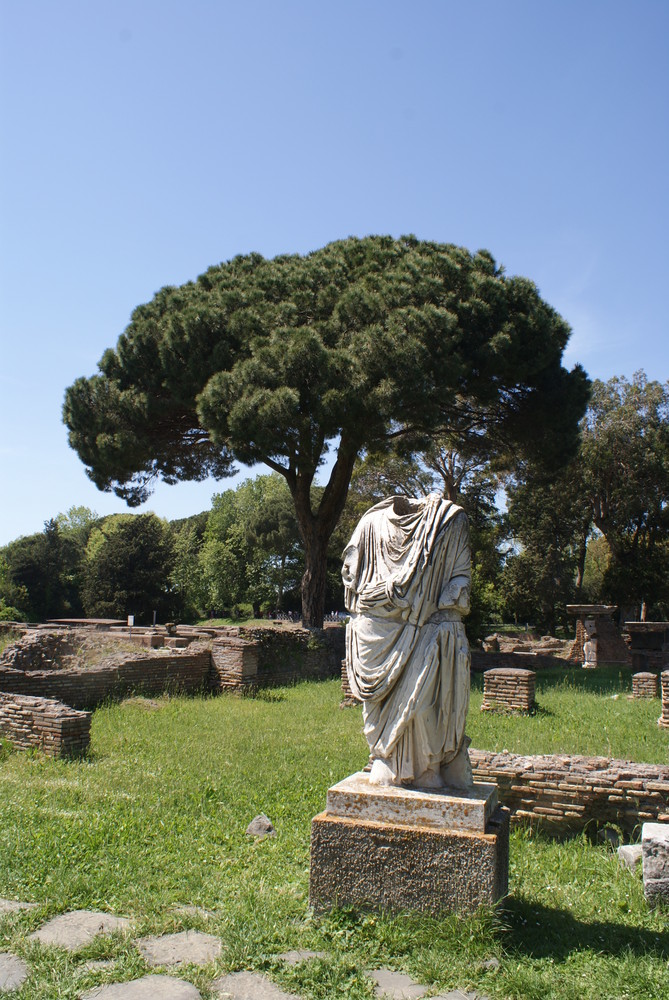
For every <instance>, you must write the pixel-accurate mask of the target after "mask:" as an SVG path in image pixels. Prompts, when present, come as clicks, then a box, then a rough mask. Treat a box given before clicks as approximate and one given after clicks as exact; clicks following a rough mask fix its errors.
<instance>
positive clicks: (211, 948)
mask: <svg viewBox="0 0 669 1000" xmlns="http://www.w3.org/2000/svg"><path fill="white" fill-rule="evenodd" d="M137 947H138V948H139V950H140V952H141V953H142V958H143V959H144V961H145V962H146V963H147V965H150V966H151V967H152V968H153V967H154V966H156V965H206V964H207V962H213V961H214V959H215V958H218V956H219V955H220V953H221V942H220V940H219V938H217V937H214V936H213V934H203V933H202V931H179V932H178V933H177V934H161V935H159V936H156V937H145V938H140V940H139V941H138V942H137Z"/></svg>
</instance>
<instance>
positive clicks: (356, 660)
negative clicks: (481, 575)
mask: <svg viewBox="0 0 669 1000" xmlns="http://www.w3.org/2000/svg"><path fill="white" fill-rule="evenodd" d="M343 558H344V565H343V569H342V577H343V580H344V592H345V603H346V608H347V610H348V611H349V612H350V616H351V617H350V621H349V623H348V625H347V632H346V668H347V672H348V677H349V682H350V685H351V690H352V691H353V693H354V694H355V695H356V696H357V697H358V698H360V699H361V700H362V702H363V719H364V731H365V736H366V738H367V742H368V743H369V746H370V749H371V751H372V757H374V758H376V757H381V758H383V759H385V760H387V761H389V762H391V764H392V769H393V772H394V773H395V774H396V777H397V780H399V781H406V782H411V781H412V780H413V779H415V778H417V777H418V776H419V775H421V774H422V773H423V772H425V771H426V770H427V769H428V768H431V767H432V768H433V767H435V766H441V765H442V764H448V763H449V762H450V761H451V760H453V758H454V757H455V756H456V754H457V753H458V751H459V750H460V748H461V746H462V744H463V740H464V736H465V719H466V715H467V708H468V705H469V646H468V644H467V638H466V636H465V631H464V627H463V625H462V621H461V616H462V615H463V614H466V613H467V612H468V610H469V589H470V574H471V570H470V552H469V528H468V522H467V517H466V514H465V513H464V511H463V510H462V508H460V507H458V506H457V505H456V504H453V503H451V502H450V501H448V500H444V499H442V498H441V497H440V496H438V495H437V494H430V495H429V496H427V497H425V498H424V499H420V500H410V499H408V498H405V497H390V498H388V499H386V500H383V501H381V503H378V504H376V505H375V506H374V507H372V508H371V509H370V510H368V511H367V512H366V513H365V514H364V515H363V517H362V518H361V519H360V522H359V523H358V526H357V527H356V529H355V531H354V533H353V536H352V538H351V540H350V542H349V544H348V546H347V547H346V549H345V551H344V557H343Z"/></svg>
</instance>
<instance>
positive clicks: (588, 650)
mask: <svg viewBox="0 0 669 1000" xmlns="http://www.w3.org/2000/svg"><path fill="white" fill-rule="evenodd" d="M583 628H584V630H585V640H584V642H583V666H584V667H586V668H587V667H596V666H597V623H596V622H595V621H594V619H592V618H586V620H585V621H584V623H583Z"/></svg>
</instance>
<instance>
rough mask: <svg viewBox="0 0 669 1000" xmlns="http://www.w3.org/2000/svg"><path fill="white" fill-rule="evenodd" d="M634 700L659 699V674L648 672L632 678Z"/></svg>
mask: <svg viewBox="0 0 669 1000" xmlns="http://www.w3.org/2000/svg"><path fill="white" fill-rule="evenodd" d="M632 697H633V698H657V674H651V673H649V672H648V671H642V672H641V673H638V674H634V675H633V676H632Z"/></svg>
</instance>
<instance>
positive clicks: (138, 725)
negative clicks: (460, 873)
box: [0, 670, 669, 1000]
mask: <svg viewBox="0 0 669 1000" xmlns="http://www.w3.org/2000/svg"><path fill="white" fill-rule="evenodd" d="M585 673H588V676H587V677H584V676H583V675H584V674H585ZM593 674H594V675H596V676H593ZM597 676H599V680H600V682H606V684H608V689H607V690H606V691H602V692H600V693H599V694H598V693H597V692H596V691H595V690H588V689H589V688H591V687H593V686H594V684H595V681H596V680H597ZM540 679H541V680H542V685H541V686H540V690H539V697H540V700H541V701H542V702H543V703H544V704H545V705H546V706H547V708H550V712H551V713H552V714H549V713H548V711H547V712H545V713H544V714H543V715H542V714H537V715H535V716H532V717H529V718H528V717H523V718H513V719H512V718H505V719H503V720H499V719H498V718H495V719H493V718H492V717H491V716H490V715H489V714H488V713H480V712H479V711H478V704H479V703H480V702H479V701H477V700H476V699H477V698H478V699H480V692H478V691H475V692H474V696H473V702H472V709H471V712H470V717H469V723H470V729H471V731H472V732H474V736H475V745H477V746H479V747H482V748H485V749H494V748H496V747H497V746H498V745H499V748H500V749H501V748H502V747H503V746H507V747H508V748H509V749H513V748H515V747H516V746H518V745H520V746H521V747H524V750H525V752H531V750H530V746H532V747H535V746H537V745H540V746H541V747H543V748H544V752H549V751H550V749H552V748H559V749H563V750H567V751H569V750H573V749H575V748H576V742H575V741H576V740H579V741H580V742H579V743H578V745H579V746H587V747H588V749H587V751H586V752H590V753H603V754H607V753H608V747H609V744H610V745H611V748H612V750H613V752H614V754H620V748H621V747H623V746H627V745H628V744H626V743H625V726H626V727H627V736H628V737H630V738H632V737H633V738H634V742H632V743H631V744H629V745H630V746H631V749H630V751H629V753H630V755H632V756H634V755H636V753H637V752H638V751H639V750H640V749H641V750H642V751H644V752H645V750H648V751H649V755H648V756H644V758H643V759H646V760H653V759H655V758H656V756H657V755H659V756H660V760H662V761H663V760H665V759H666V738H664V742H663V738H662V737H661V735H660V733H659V730H658V728H657V726H656V725H655V723H654V719H653V713H654V715H655V716H657V704H656V703H652V702H651V703H649V704H648V705H647V706H643V705H641V704H640V703H639V702H636V703H632V702H628V701H627V700H626V699H625V697H624V694H625V693H626V690H627V683H628V679H627V678H626V677H624V678H623V680H622V681H619V680H617V677H616V675H615V674H614V673H612V672H608V673H606V676H605V677H604V676H602V675H600V671H599V670H598V671H596V672H591V673H589V672H583V671H581V672H580V673H579V672H578V671H567V672H566V673H565V676H564V678H562V677H561V676H558V675H557V674H556V675H555V676H554V678H553V679H551V678H548V677H547V676H545V675H544V673H543V672H542V673H541V675H540ZM572 679H573V683H572ZM581 681H582V683H583V685H584V687H583V688H579V687H576V684H577V683H578V684H580V683H581ZM612 693H619V694H620V695H621V696H620V698H619V699H618V700H617V701H612V700H611V698H610V697H609V695H610V694H612ZM273 694H274V696H275V697H274V698H273V700H272V701H266V700H262V699H250V698H245V699H240V698H237V697H234V696H222V697H219V698H206V699H201V698H195V699H187V698H163V699H159V700H158V701H157V702H156V700H155V699H152V700H151V701H147V700H144V699H132V700H131V701H128V702H125V703H123V704H120V705H111V706H107V707H105V708H102V709H100V710H98V711H97V712H95V713H94V716H93V727H92V740H93V743H92V745H93V753H92V756H91V758H90V759H89V760H87V761H62V760H53V759H50V758H46V757H43V756H42V755H40V754H25V753H12V754H10V755H7V756H4V759H2V760H1V761H0V763H1V767H0V896H3V897H8V898H14V899H24V900H32V901H34V902H36V903H37V904H38V908H37V909H36V910H32V911H24V912H22V913H18V914H7V915H4V916H2V917H1V918H0V951H3V952H4V951H11V952H14V953H17V954H19V955H21V956H23V957H25V958H28V959H29V961H30V965H31V970H32V971H31V978H30V980H29V981H28V982H27V983H26V984H25V986H24V987H23V989H22V991H21V997H22V1000H45V998H46V997H63V998H67V1000H75V998H76V997H77V996H78V995H80V994H81V992H82V991H84V990H88V989H92V988H93V987H94V986H98V985H102V984H103V983H109V982H112V981H117V980H119V979H122V978H138V977H139V976H140V975H143V974H145V973H146V971H147V970H146V967H145V965H144V963H143V962H142V960H141V958H140V957H139V955H138V952H137V949H136V946H135V945H134V944H133V943H132V942H131V941H130V940H126V939H124V938H123V937H120V936H116V937H113V938H111V939H100V940H98V941H97V942H96V943H95V944H94V945H91V946H90V947H88V948H86V949H83V950H81V951H80V952H78V953H76V954H75V955H70V954H68V953H66V952H63V951H61V950H58V949H48V950H42V949H38V948H36V947H35V946H34V945H32V944H30V943H29V942H28V941H27V935H28V934H29V933H30V932H31V931H33V930H35V929H36V928H37V927H38V926H39V925H40V924H41V923H43V921H44V920H46V919H47V918H49V917H51V916H54V915H55V914H56V913H60V912H62V911H64V910H67V909H77V908H101V909H105V910H109V911H111V912H115V913H118V914H124V915H127V916H129V917H130V918H131V919H132V920H133V922H134V931H133V935H134V936H135V937H139V936H142V935H144V934H161V933H166V932H174V931H178V930H184V929H187V928H190V927H192V928H196V929H199V930H204V931H207V932H209V933H211V934H215V935H216V936H218V937H220V939H221V942H222V953H221V957H220V959H218V960H217V962H216V964H215V966H214V967H213V968H212V967H209V968H205V969H199V970H195V969H193V970H191V969H189V970H187V971H186V970H184V972H183V978H186V979H188V980H189V981H192V982H194V983H195V984H196V985H197V986H198V988H199V989H200V991H201V992H202V994H203V997H205V996H208V995H209V994H208V988H209V984H210V982H211V980H212V979H213V977H214V976H215V975H219V974H222V973H224V972H228V971H233V970H236V969H240V968H245V969H254V970H257V971H260V972H263V973H264V974H266V975H269V976H270V978H272V979H273V980H274V981H275V982H276V983H277V984H278V985H280V986H281V987H282V988H283V989H284V990H286V991H290V992H295V993H298V994H299V995H301V996H304V997H305V1000H308V998H311V1000H336V998H339V1000H340V998H341V997H345V996H346V997H349V996H350V997H361V998H363V997H364V998H365V1000H372V997H373V989H372V986H371V983H369V982H368V981H367V980H366V979H365V978H364V976H363V974H362V972H361V970H365V969H368V968H374V967H379V966H382V965H390V966H391V967H392V968H395V969H397V970H399V971H403V972H406V973H408V974H410V975H412V976H413V977H414V978H416V979H417V980H418V981H419V982H421V983H424V984H425V985H426V986H428V987H429V988H430V989H429V992H432V993H441V994H443V993H446V992H448V991H449V990H451V989H456V988H459V989H461V990H477V991H478V992H479V993H482V994H485V995H486V996H490V997H491V998H500V1000H503V998H514V1000H517V998H520V997H523V998H525V997H531V998H537V1000H539V998H542V1000H564V998H568V1000H577V998H578V1000H620V998H624V997H628V998H630V1000H631V998H636V997H644V998H648V1000H663V998H664V997H665V996H666V981H667V980H666V977H667V968H666V963H667V960H668V959H669V934H668V933H667V925H666V914H665V913H664V912H662V911H660V910H658V911H651V910H649V909H648V907H647V905H646V903H645V900H644V898H643V892H642V885H641V878H640V874H639V873H637V874H632V873H631V872H629V871H627V870H626V869H624V868H622V866H620V865H619V863H618V860H617V858H616V856H615V854H614V853H613V852H612V851H611V850H610V848H609V847H607V846H606V845H599V846H593V845H592V844H591V843H590V842H589V841H588V840H587V838H585V837H576V838H574V839H573V840H569V841H566V842H564V841H555V840H552V839H550V838H548V837H546V836H542V835H540V834H530V833H529V832H527V831H525V830H518V831H516V832H514V833H513V834H512V836H511V849H510V895H509V897H508V898H507V900H506V901H505V903H504V906H503V908H502V909H501V911H500V912H498V913H493V912H491V911H490V910H487V909H483V910H481V911H479V912H478V913H476V914H474V915H472V916H445V917H443V918H441V919H436V918H431V917H427V916H425V915H421V914H418V913H414V914H406V913H404V914H400V915H396V916H393V915H391V914H388V913H380V914H375V913H365V912H355V911H353V910H351V909H346V910H335V911H333V912H332V913H331V914H329V915H326V916H324V917H322V918H319V919H314V917H313V916H312V915H311V914H310V913H309V910H308V873H309V835H310V825H311V819H312V817H313V816H314V815H316V814H317V813H318V812H320V811H321V810H322V808H323V806H324V803H325V796H326V791H327V789H328V787H329V786H330V785H332V784H333V783H334V782H335V781H337V780H339V779H340V778H341V777H342V776H344V775H346V774H350V773H351V772H352V771H355V770H357V769H358V768H359V767H360V766H362V765H363V764H364V763H365V761H366V759H367V747H366V744H365V742H364V739H363V737H362V733H361V718H360V711H359V710H358V709H350V710H347V711H339V710H338V708H337V705H338V703H339V701H340V698H341V689H340V686H339V684H338V683H337V682H336V681H332V682H327V683H322V684H300V685H297V686H295V687H291V688H281V689H278V690H276V691H275V692H273ZM579 704H582V705H583V710H582V713H579V709H578V706H579ZM156 705H157V707H156ZM639 710H641V712H642V715H641V716H640V715H639V714H638V711H639ZM584 718H585V719H586V725H585V730H586V734H585V736H584V735H582V734H583V729H584V726H583V719H584ZM614 718H615V720H616V722H615V725H612V720H613V719H614ZM498 724H499V725H502V724H503V725H504V726H506V727H512V728H506V730H505V731H504V732H503V733H502V732H498V731H496V730H493V729H489V728H488V727H490V726H497V725H498ZM607 726H608V733H607V732H605V727H607ZM642 732H644V733H647V734H648V736H649V738H650V739H651V740H652V741H653V742H652V744H649V745H648V746H643V745H642V744H640V743H639V742H637V741H636V740H637V738H638V737H639V736H640V735H641V733H642ZM502 740H507V741H508V742H504V743H502V742H501V741H502ZM625 752H626V751H625ZM259 812H265V813H266V814H267V815H268V816H269V817H270V819H271V820H272V821H273V823H274V825H275V827H276V830H277V836H276V837H274V838H267V839H265V840H262V841H255V840H252V839H250V838H247V837H246V836H245V835H244V831H245V829H246V826H247V824H248V822H249V821H250V820H251V819H252V818H253V816H255V815H256V814H257V813H259ZM184 904H190V905H196V906H201V907H203V908H204V909H205V910H207V911H210V913H211V916H205V915H196V914H186V913H184V912H183V911H181V912H179V911H178V910H177V909H176V907H178V906H179V905H182V906H183V905H184ZM292 948H312V949H314V950H324V951H325V952H326V958H324V959H321V960H317V961H315V962H303V963H300V964H298V965H297V966H295V967H286V965H285V964H284V963H279V962H278V961H277V960H276V959H275V956H276V955H278V954H279V953H281V952H283V951H285V950H287V949H292ZM493 956H494V957H496V958H497V959H498V960H499V963H500V964H499V967H498V968H497V969H496V970H495V969H487V968H485V966H484V962H485V960H486V959H488V958H490V957H493ZM99 958H107V959H110V960H111V961H112V963H113V965H112V966H111V968H110V969H106V970H105V969H94V970H90V969H86V967H85V963H86V962H88V961H90V960H92V959H99Z"/></svg>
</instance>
